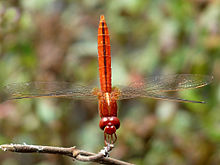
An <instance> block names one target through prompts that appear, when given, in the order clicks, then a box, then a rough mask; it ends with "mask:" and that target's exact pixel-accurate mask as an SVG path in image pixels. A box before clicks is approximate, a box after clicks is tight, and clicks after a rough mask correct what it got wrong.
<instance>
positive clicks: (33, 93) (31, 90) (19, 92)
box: [0, 82, 97, 102]
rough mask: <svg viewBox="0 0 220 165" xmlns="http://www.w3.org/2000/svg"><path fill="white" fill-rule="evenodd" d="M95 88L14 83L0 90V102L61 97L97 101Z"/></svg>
mask: <svg viewBox="0 0 220 165" xmlns="http://www.w3.org/2000/svg"><path fill="white" fill-rule="evenodd" d="M94 90H95V88H93V87H87V86H83V85H73V84H71V83H68V82H28V83H14V84H9V85H6V86H4V87H3V88H1V92H0V93H1V96H0V97H1V99H0V101H1V102H3V101H6V100H11V99H22V98H35V97H63V98H72V99H89V100H91V99H97V96H96V94H95V93H94Z"/></svg>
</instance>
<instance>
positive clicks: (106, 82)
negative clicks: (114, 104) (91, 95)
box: [98, 15, 112, 92]
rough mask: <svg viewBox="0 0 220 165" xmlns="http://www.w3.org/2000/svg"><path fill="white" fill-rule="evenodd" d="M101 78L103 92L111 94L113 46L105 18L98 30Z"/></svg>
mask: <svg viewBox="0 0 220 165" xmlns="http://www.w3.org/2000/svg"><path fill="white" fill-rule="evenodd" d="M98 60H99V78H100V85H101V91H102V92H111V91H112V84H111V45H110V39H109V32H108V27H107V25H106V22H105V18H104V16H103V15H102V16H101V17H100V23H99V28H98Z"/></svg>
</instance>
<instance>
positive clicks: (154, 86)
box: [130, 74, 213, 92]
mask: <svg viewBox="0 0 220 165" xmlns="http://www.w3.org/2000/svg"><path fill="white" fill-rule="evenodd" d="M212 80H213V76H209V75H199V74H175V75H161V76H151V77H149V78H145V79H144V80H143V81H142V82H139V83H138V84H137V83H134V84H130V86H131V85H132V86H134V85H139V86H140V87H141V88H142V89H143V90H145V91H164V92H167V91H179V90H183V89H192V88H200V87H203V86H205V85H208V84H210V83H211V82H212Z"/></svg>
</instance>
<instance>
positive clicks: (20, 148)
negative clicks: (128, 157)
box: [0, 144, 132, 165]
mask: <svg viewBox="0 0 220 165" xmlns="http://www.w3.org/2000/svg"><path fill="white" fill-rule="evenodd" d="M112 148H113V146H107V147H104V149H103V150H101V151H100V152H99V153H98V154H95V153H91V152H87V151H84V150H79V149H77V148H76V147H69V148H64V147H53V146H40V145H27V144H3V145H0V149H2V150H3V151H10V152H20V153H47V154H60V155H65V156H69V157H71V158H73V160H78V161H84V162H97V163H101V164H113V165H132V164H131V163H127V162H124V161H121V160H117V159H113V158H110V157H106V156H108V153H109V152H110V151H111V150H112Z"/></svg>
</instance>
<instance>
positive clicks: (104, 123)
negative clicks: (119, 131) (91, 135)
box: [99, 117, 109, 130]
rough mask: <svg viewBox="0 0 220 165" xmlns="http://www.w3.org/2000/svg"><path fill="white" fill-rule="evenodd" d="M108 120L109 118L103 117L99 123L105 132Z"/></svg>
mask: <svg viewBox="0 0 220 165" xmlns="http://www.w3.org/2000/svg"><path fill="white" fill-rule="evenodd" d="M108 122H109V121H108V118H107V117H103V118H101V120H100V122H99V127H100V128H101V129H102V130H104V128H105V126H106V125H107V124H108Z"/></svg>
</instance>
